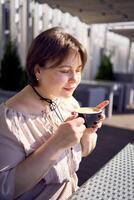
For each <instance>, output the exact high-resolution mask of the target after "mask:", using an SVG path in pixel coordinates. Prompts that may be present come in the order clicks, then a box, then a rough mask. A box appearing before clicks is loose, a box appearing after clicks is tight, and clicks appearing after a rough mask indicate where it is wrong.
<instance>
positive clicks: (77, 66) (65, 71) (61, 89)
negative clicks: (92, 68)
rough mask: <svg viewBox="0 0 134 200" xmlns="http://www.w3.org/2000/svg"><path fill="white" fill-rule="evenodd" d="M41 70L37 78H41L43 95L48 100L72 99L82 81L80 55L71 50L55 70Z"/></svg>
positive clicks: (37, 73) (40, 84)
mask: <svg viewBox="0 0 134 200" xmlns="http://www.w3.org/2000/svg"><path fill="white" fill-rule="evenodd" d="M51 65H52V63H50V62H48V64H47V66H46V68H45V69H44V68H39V70H38V71H37V72H36V77H38V78H39V89H40V91H41V94H43V95H44V96H46V97H48V98H55V97H63V98H67V97H70V96H71V95H72V94H73V92H74V90H75V89H76V87H77V86H78V84H79V83H80V81H81V72H82V62H81V58H80V55H79V53H76V52H75V51H73V50H71V51H70V53H69V55H68V56H67V57H66V58H65V59H64V60H63V62H61V63H60V64H59V65H58V66H55V67H54V68H51V67H50V68H49V66H51Z"/></svg>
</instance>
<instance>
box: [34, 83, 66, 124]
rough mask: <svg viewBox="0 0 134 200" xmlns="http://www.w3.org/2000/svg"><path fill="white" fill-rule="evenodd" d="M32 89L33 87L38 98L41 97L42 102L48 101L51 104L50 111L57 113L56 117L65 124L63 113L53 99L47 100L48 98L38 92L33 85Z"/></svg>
mask: <svg viewBox="0 0 134 200" xmlns="http://www.w3.org/2000/svg"><path fill="white" fill-rule="evenodd" d="M31 87H32V89H33V91H34V92H35V93H36V94H37V96H39V97H40V100H42V101H46V102H47V103H49V107H50V110H51V111H55V113H56V115H57V116H58V118H59V119H60V120H61V121H62V122H63V121H64V119H63V117H62V114H61V112H60V110H59V108H58V106H57V104H56V102H55V101H53V100H51V99H48V98H46V97H43V96H41V95H40V94H39V93H38V92H37V90H36V89H35V88H34V87H33V86H32V85H31ZM56 109H57V110H58V112H57V110H56Z"/></svg>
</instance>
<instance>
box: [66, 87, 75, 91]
mask: <svg viewBox="0 0 134 200" xmlns="http://www.w3.org/2000/svg"><path fill="white" fill-rule="evenodd" d="M74 89H75V87H71V88H64V90H66V91H73V90H74Z"/></svg>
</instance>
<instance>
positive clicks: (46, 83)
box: [0, 27, 108, 200]
mask: <svg viewBox="0 0 134 200" xmlns="http://www.w3.org/2000/svg"><path fill="white" fill-rule="evenodd" d="M86 59H87V58H86V51H85V49H84V47H83V46H82V44H80V43H79V42H78V41H77V40H76V39H75V38H74V37H73V36H71V35H69V34H68V33H66V32H65V31H64V30H63V29H62V28H58V27H57V28H52V29H49V30H47V31H44V32H42V33H41V34H40V35H38V36H37V37H36V38H35V39H34V40H33V42H32V44H31V47H30V49H29V52H28V55H27V62H26V71H27V75H28V81H29V84H28V85H27V86H26V87H25V88H24V89H23V90H22V91H20V92H19V93H17V94H16V95H15V96H14V97H12V98H10V99H9V100H7V101H6V102H5V103H2V104H1V106H0V199H1V200H10V199H19V200H33V199H34V200H35V199H36V200H44V199H45V200H47V199H51V200H56V199H60V200H61V199H62V200H65V199H67V198H68V197H69V196H70V195H71V194H72V192H74V191H76V189H77V187H78V186H77V182H78V181H77V176H76V171H77V170H78V168H79V163H80V161H81V158H82V156H87V155H88V154H89V153H90V152H91V151H92V150H93V149H94V148H95V145H96V139H97V135H96V133H95V132H96V131H97V129H98V127H100V126H101V125H102V121H103V120H104V118H105V116H104V115H103V114H101V116H100V120H99V121H98V122H97V124H95V125H94V126H93V127H91V128H86V127H85V125H84V119H83V118H81V117H78V116H77V114H76V113H75V109H76V108H78V107H79V105H78V103H77V101H76V100H75V99H74V98H73V96H72V94H73V92H74V90H75V89H76V87H77V86H78V84H79V83H80V80H81V72H82V70H83V68H84V65H85V63H86ZM107 104H108V101H104V102H102V103H101V104H99V105H98V107H99V108H102V109H103V108H104V107H105V106H106V105H107Z"/></svg>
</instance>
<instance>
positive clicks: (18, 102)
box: [5, 87, 29, 112]
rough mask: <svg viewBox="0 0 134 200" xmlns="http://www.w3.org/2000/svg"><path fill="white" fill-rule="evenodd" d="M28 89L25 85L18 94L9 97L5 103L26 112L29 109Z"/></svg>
mask: <svg viewBox="0 0 134 200" xmlns="http://www.w3.org/2000/svg"><path fill="white" fill-rule="evenodd" d="M28 95H29V94H28V90H27V87H25V88H24V89H23V90H21V91H20V92H18V93H17V94H16V95H14V96H13V97H11V98H10V99H8V100H7V101H6V102H5V104H6V106H7V107H9V108H13V109H15V110H17V111H22V112H24V111H25V110H27V104H28Z"/></svg>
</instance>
